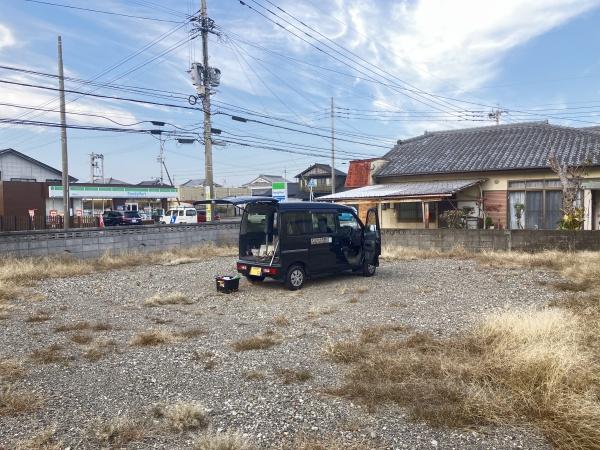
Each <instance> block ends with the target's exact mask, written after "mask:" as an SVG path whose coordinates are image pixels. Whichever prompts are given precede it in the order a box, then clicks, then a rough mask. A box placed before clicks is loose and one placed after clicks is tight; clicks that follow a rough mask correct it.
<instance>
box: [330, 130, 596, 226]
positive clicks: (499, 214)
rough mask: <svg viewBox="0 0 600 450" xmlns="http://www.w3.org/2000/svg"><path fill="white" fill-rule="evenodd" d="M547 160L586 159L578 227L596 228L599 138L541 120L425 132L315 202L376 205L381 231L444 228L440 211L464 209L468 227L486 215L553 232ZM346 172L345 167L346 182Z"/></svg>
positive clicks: (557, 190) (557, 211)
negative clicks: (348, 186) (349, 184)
mask: <svg viewBox="0 0 600 450" xmlns="http://www.w3.org/2000/svg"><path fill="white" fill-rule="evenodd" d="M551 156H555V157H556V158H557V160H558V161H559V162H561V163H562V164H566V165H568V166H580V165H582V164H583V163H584V162H585V161H587V168H588V169H587V171H586V172H587V173H586V175H585V179H584V181H583V184H582V187H583V192H582V196H581V197H582V198H581V203H582V206H584V207H585V228H586V229H599V228H600V226H599V222H600V133H598V132H597V130H595V129H586V128H572V127H564V126H557V125H552V124H549V123H547V122H527V123H516V124H507V125H497V126H487V127H477V128H466V129H459V130H448V131H438V132H426V133H424V134H423V135H421V136H417V137H413V138H410V139H406V140H402V141H398V143H397V144H396V145H395V146H394V147H393V148H392V149H391V150H390V151H389V152H388V153H387V154H385V155H384V156H383V157H382V158H383V160H384V162H383V163H382V164H381V165H380V166H379V167H378V168H376V170H374V171H373V173H372V174H371V177H365V176H364V174H363V175H362V181H361V182H362V183H363V185H362V186H358V187H355V188H354V189H349V190H347V191H345V192H341V193H337V194H334V195H328V196H325V197H322V198H321V199H320V200H328V201H335V202H340V203H345V204H350V205H354V206H355V207H357V209H358V210H359V211H365V210H366V209H368V208H370V207H372V206H377V207H378V208H379V214H380V221H381V224H382V227H383V228H438V227H443V226H445V223H444V220H443V218H444V215H445V214H444V213H445V212H447V211H450V210H464V211H466V212H467V215H468V216H469V219H468V221H467V225H468V226H470V227H473V228H475V227H481V226H482V225H483V220H484V218H486V217H489V218H490V219H491V221H492V223H493V225H494V226H495V227H496V228H502V229H521V228H523V229H555V228H556V227H557V224H558V222H559V220H560V218H561V216H562V212H561V209H562V185H561V183H560V181H559V179H558V176H557V174H556V173H554V172H553V171H552V170H551V168H550V164H549V159H550V157H551ZM356 166H357V167H358V165H356ZM359 170H363V172H364V168H362V169H359ZM352 171H353V166H352V164H351V166H350V171H349V175H348V178H352V177H353V174H352ZM357 178H361V177H357ZM490 219H488V221H489V220H490Z"/></svg>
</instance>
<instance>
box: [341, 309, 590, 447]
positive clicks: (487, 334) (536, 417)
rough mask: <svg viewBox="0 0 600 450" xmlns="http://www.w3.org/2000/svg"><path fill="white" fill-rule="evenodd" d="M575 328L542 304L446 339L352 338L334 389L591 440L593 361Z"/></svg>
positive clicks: (564, 443)
mask: <svg viewBox="0 0 600 450" xmlns="http://www.w3.org/2000/svg"><path fill="white" fill-rule="evenodd" d="M582 330H583V324H582V321H581V319H580V318H578V317H577V316H576V315H574V314H573V313H571V312H569V311H565V310H559V309H547V310H543V311H524V312H515V313H505V314H502V315H499V316H494V317H491V318H489V319H487V320H486V321H485V322H484V323H482V324H481V325H479V326H478V327H476V328H475V329H473V330H471V331H469V332H467V333H466V334H464V335H463V336H458V337H454V338H448V339H437V338H434V337H431V336H428V335H424V334H416V335H414V336H413V337H411V338H409V339H404V340H399V341H385V342H379V341H376V342H375V343H369V342H368V341H367V342H365V341H362V342H355V343H354V345H355V346H356V347H360V348H361V350H359V351H358V353H359V354H361V355H362V356H361V357H360V358H355V359H354V360H353V361H352V362H353V363H354V364H353V366H352V368H351V370H350V371H349V372H348V374H347V377H346V384H344V385H343V386H342V387H341V388H339V389H335V390H333V392H334V393H336V394H338V395H343V396H345V397H348V398H353V399H358V400H361V401H363V402H364V403H366V404H367V405H369V406H371V407H375V406H376V405H378V404H382V403H387V402H395V403H398V404H399V405H401V406H403V407H406V408H408V409H409V411H410V413H411V415H412V417H414V418H416V419H418V420H425V421H428V422H429V423H431V424H433V425H443V426H455V427H471V426H476V425H489V424H497V425H500V424H505V423H515V424H517V423H522V421H523V419H526V420H528V421H530V422H531V423H533V424H535V425H536V426H538V427H539V428H541V429H542V430H543V431H544V432H545V433H546V435H547V436H548V437H549V438H550V439H551V441H552V442H553V443H554V444H555V445H556V446H557V447H559V448H573V447H578V448H595V447H594V446H595V445H596V443H597V442H600V429H598V427H597V424H598V423H600V403H599V402H598V395H599V394H600V382H599V376H598V370H597V369H598V362H597V361H595V360H594V356H593V355H592V354H591V353H590V352H589V351H588V349H586V348H585V345H583V343H584V339H582V338H583V337H584V334H585V332H584V331H582ZM343 362H347V360H346V361H343ZM593 443H594V444H593Z"/></svg>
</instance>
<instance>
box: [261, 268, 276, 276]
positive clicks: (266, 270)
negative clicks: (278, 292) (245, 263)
mask: <svg viewBox="0 0 600 450" xmlns="http://www.w3.org/2000/svg"><path fill="white" fill-rule="evenodd" d="M262 272H263V273H264V274H265V275H277V269H275V268H274V267H263V270H262Z"/></svg>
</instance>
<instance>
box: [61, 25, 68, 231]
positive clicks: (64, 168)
mask: <svg viewBox="0 0 600 450" xmlns="http://www.w3.org/2000/svg"><path fill="white" fill-rule="evenodd" d="M58 87H59V90H60V125H61V127H60V144H61V153H62V188H63V211H64V220H63V228H64V229H65V230H67V229H68V228H69V226H70V222H71V209H70V207H69V203H70V202H69V158H68V152H67V113H66V112H65V76H64V72H63V57H62V39H61V37H60V36H58Z"/></svg>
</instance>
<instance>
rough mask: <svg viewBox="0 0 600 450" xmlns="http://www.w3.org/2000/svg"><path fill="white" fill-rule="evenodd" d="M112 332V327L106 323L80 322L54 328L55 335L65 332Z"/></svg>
mask: <svg viewBox="0 0 600 450" xmlns="http://www.w3.org/2000/svg"><path fill="white" fill-rule="evenodd" d="M109 330H112V325H111V324H109V323H107V322H88V321H85V320H81V321H78V322H71V323H65V324H62V325H59V326H57V327H55V328H54V331H56V332H57V333H62V332H67V331H109Z"/></svg>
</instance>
